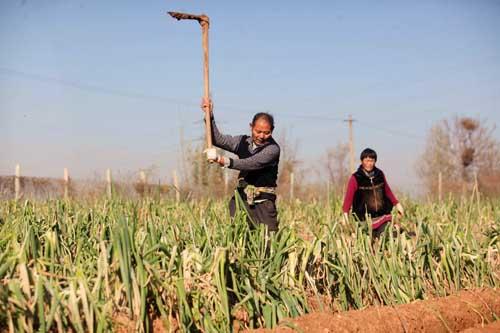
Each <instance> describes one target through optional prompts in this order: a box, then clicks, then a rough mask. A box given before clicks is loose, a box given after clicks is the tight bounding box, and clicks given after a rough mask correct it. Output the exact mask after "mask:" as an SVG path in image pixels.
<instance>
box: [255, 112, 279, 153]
mask: <svg viewBox="0 0 500 333" xmlns="http://www.w3.org/2000/svg"><path fill="white" fill-rule="evenodd" d="M250 130H251V131H252V140H253V142H254V143H255V144H256V145H262V144H264V143H266V142H267V141H268V140H269V139H270V138H271V136H272V134H273V130H274V118H273V116H272V115H270V114H269V113H266V112H259V113H257V114H256V115H255V116H253V119H252V122H251V123H250Z"/></svg>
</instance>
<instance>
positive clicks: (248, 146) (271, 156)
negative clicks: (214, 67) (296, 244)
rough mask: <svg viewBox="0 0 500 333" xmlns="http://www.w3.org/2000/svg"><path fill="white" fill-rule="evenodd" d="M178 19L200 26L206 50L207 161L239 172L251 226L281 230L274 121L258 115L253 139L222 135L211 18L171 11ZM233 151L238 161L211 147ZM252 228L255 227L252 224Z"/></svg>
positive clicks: (240, 190) (233, 204) (231, 208)
mask: <svg viewBox="0 0 500 333" xmlns="http://www.w3.org/2000/svg"><path fill="white" fill-rule="evenodd" d="M168 14H169V15H170V16H172V17H173V18H175V19H177V20H194V21H197V22H198V23H199V24H200V26H201V32H202V47H203V100H202V109H203V111H204V112H205V135H206V144H207V149H206V150H205V152H206V154H207V159H208V160H209V161H210V162H216V163H219V164H220V165H221V166H224V167H227V168H231V169H236V170H240V175H239V177H238V178H239V181H238V193H239V195H240V196H241V198H242V199H243V201H244V205H245V207H246V209H247V212H248V214H249V218H250V222H251V223H262V224H265V225H267V227H268V230H269V231H276V230H278V214H277V211H276V180H277V178H278V162H279V156H280V147H279V146H278V144H277V143H276V141H274V139H273V138H272V133H273V130H274V118H273V117H272V116H271V115H270V114H268V113H257V114H256V115H255V116H254V117H253V120H252V123H251V124H250V129H251V136H248V135H240V136H230V135H223V134H221V133H220V132H219V131H218V129H217V127H216V125H215V121H214V118H213V112H212V111H213V110H212V109H213V106H212V101H211V100H210V84H209V63H208V29H209V26H210V19H209V18H208V16H207V15H204V14H202V15H194V14H188V13H178V12H168ZM212 145H215V146H216V147H219V148H222V149H224V150H227V151H229V152H232V153H234V154H236V155H237V156H238V158H239V159H231V158H227V157H222V156H217V151H216V150H215V148H213V147H212ZM229 212H230V214H231V217H233V216H234V214H235V212H236V198H235V197H234V196H233V198H232V199H231V201H230V202H229ZM252 225H253V224H252Z"/></svg>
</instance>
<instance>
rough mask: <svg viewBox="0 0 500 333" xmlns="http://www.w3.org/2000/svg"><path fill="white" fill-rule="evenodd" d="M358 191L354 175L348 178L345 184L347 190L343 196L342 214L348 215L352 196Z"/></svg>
mask: <svg viewBox="0 0 500 333" xmlns="http://www.w3.org/2000/svg"><path fill="white" fill-rule="evenodd" d="M357 190H358V181H357V180H356V177H354V175H351V178H349V182H348V183H347V190H346V192H345V196H344V204H343V205H342V211H343V212H344V213H349V210H350V209H351V207H352V202H353V200H354V194H355V193H356V191H357Z"/></svg>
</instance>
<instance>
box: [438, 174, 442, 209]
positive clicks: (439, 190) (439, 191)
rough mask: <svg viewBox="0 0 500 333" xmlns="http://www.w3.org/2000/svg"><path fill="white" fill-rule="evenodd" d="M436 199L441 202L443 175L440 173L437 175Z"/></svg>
mask: <svg viewBox="0 0 500 333" xmlns="http://www.w3.org/2000/svg"><path fill="white" fill-rule="evenodd" d="M438 199H439V202H441V201H442V200H443V173H442V172H441V171H439V173H438Z"/></svg>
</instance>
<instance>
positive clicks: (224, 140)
mask: <svg viewBox="0 0 500 333" xmlns="http://www.w3.org/2000/svg"><path fill="white" fill-rule="evenodd" d="M213 108H214V106H213V103H212V101H211V100H210V99H206V98H203V99H202V101H201V109H202V110H203V112H205V113H206V112H210V122H211V125H212V126H211V127H212V133H211V134H212V143H213V145H214V146H216V147H219V148H222V149H224V150H227V151H229V152H231V153H236V151H237V150H238V145H239V144H240V142H241V139H242V136H241V135H240V136H232V135H225V134H222V133H221V132H220V131H219V129H218V128H217V125H216V124H215V119H214V113H213Z"/></svg>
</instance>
